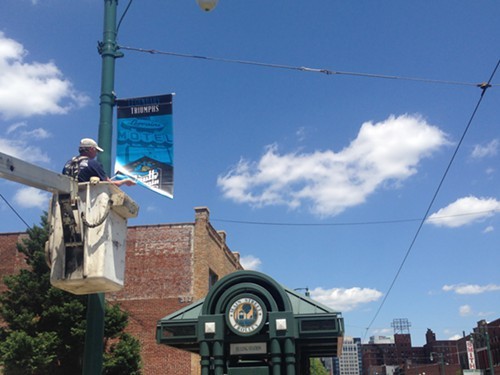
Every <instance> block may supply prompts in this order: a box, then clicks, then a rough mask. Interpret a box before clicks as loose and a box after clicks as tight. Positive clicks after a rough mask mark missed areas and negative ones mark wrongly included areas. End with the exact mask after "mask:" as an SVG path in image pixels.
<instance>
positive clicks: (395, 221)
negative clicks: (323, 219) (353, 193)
mask: <svg viewBox="0 0 500 375" xmlns="http://www.w3.org/2000/svg"><path fill="white" fill-rule="evenodd" d="M497 211H498V210H497V209H492V210H484V211H475V212H467V213H462V214H456V215H442V216H435V217H433V218H427V219H426V220H427V221H439V220H444V219H450V218H455V217H462V216H477V215H485V214H494V213H495V212H497ZM210 220H211V221H214V222H221V223H233V224H248V225H266V226H283V227H287V226H289V227H334V226H339V227H340V226H363V225H383V224H399V223H410V222H415V221H421V220H422V218H418V219H417V218H414V219H393V220H373V221H350V222H349V221H348V222H337V223H290V222H276V221H275V222H271V221H249V220H231V219H217V218H211V219H210Z"/></svg>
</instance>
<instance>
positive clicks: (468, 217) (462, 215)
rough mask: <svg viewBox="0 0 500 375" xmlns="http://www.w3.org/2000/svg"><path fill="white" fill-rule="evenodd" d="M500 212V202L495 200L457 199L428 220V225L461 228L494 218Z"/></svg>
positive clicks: (471, 197) (472, 197)
mask: <svg viewBox="0 0 500 375" xmlns="http://www.w3.org/2000/svg"><path fill="white" fill-rule="evenodd" d="M499 211H500V201H497V200H496V199H494V198H477V197H474V196H468V197H465V198H460V199H457V200H456V201H455V202H453V203H451V204H449V205H448V206H446V207H444V208H441V209H440V210H438V211H437V212H435V213H433V214H432V215H430V216H429V218H428V219H427V221H426V222H427V223H428V224H433V225H436V226H444V227H450V228H456V227H460V226H463V225H466V224H470V223H473V222H477V221H482V220H484V219H485V218H488V217H491V216H493V215H494V214H495V213H496V212H499Z"/></svg>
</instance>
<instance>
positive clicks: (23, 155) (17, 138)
mask: <svg viewBox="0 0 500 375" xmlns="http://www.w3.org/2000/svg"><path fill="white" fill-rule="evenodd" d="M27 127H28V125H27V124H26V123H25V122H19V123H15V124H13V125H10V126H8V127H7V130H6V133H7V137H5V138H4V137H0V151H1V152H3V153H5V154H7V155H11V156H14V157H16V158H18V159H22V160H24V161H27V162H30V163H33V162H36V163H48V162H49V161H50V159H49V156H48V155H47V153H46V152H44V151H42V149H41V148H40V147H37V146H33V145H31V144H30V143H31V142H33V141H35V140H41V139H46V138H49V137H51V136H52V135H51V134H50V133H49V132H48V131H46V130H45V129H42V128H37V129H32V130H29V129H27Z"/></svg>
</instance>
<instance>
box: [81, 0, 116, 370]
mask: <svg viewBox="0 0 500 375" xmlns="http://www.w3.org/2000/svg"><path fill="white" fill-rule="evenodd" d="M117 7H118V0H104V34H103V41H102V42H100V43H99V53H100V55H101V57H102V76H101V96H100V117H99V138H98V141H97V142H98V144H99V146H101V147H102V148H103V149H104V152H101V153H100V154H99V156H98V159H99V161H100V162H101V163H102V165H103V167H104V170H105V171H106V173H107V174H108V176H110V175H111V147H112V139H113V107H114V105H115V96H114V84H115V59H116V58H118V57H122V56H123V54H122V53H121V52H118V47H117V45H116V10H117ZM104 305H105V300H104V293H97V294H89V296H88V303H87V330H86V334H85V353H84V359H83V374H84V375H98V374H101V373H102V362H103V351H104V347H103V345H104V343H103V341H104V311H105V309H104Z"/></svg>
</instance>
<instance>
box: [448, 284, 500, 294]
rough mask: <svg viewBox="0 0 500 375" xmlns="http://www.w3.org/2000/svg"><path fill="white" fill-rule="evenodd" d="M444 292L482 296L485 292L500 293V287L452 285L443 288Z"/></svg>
mask: <svg viewBox="0 0 500 375" xmlns="http://www.w3.org/2000/svg"><path fill="white" fill-rule="evenodd" d="M443 290H444V291H445V292H455V293H456V294H482V293H487V292H498V291H500V285H495V284H488V285H476V284H454V285H445V286H443Z"/></svg>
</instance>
